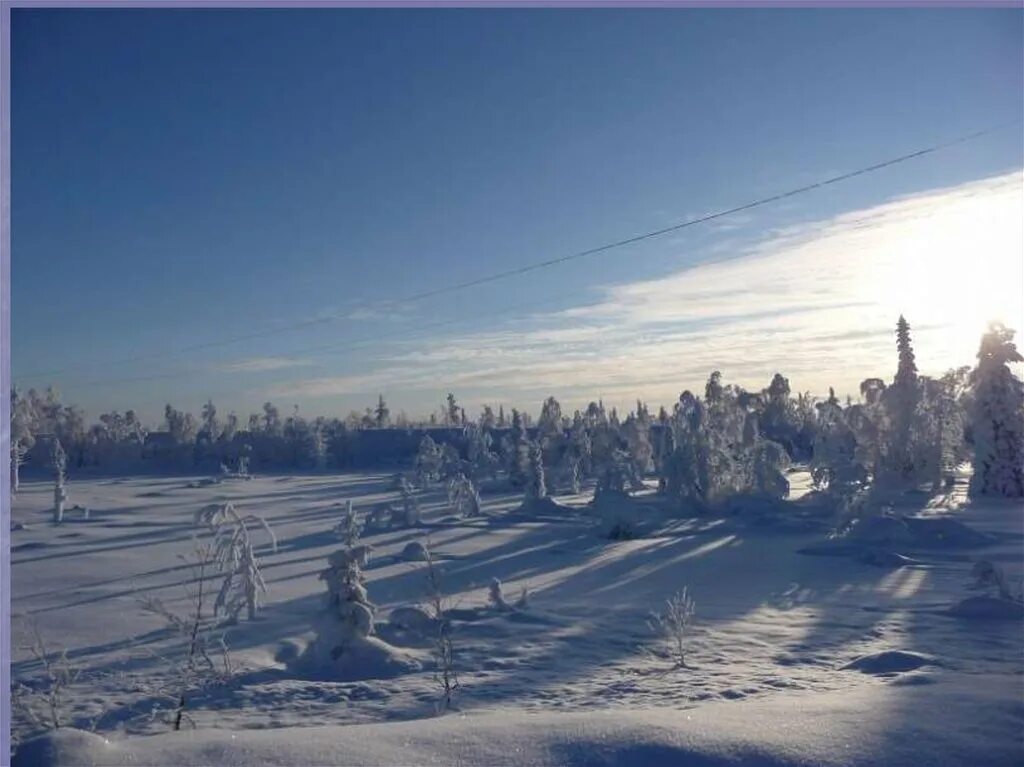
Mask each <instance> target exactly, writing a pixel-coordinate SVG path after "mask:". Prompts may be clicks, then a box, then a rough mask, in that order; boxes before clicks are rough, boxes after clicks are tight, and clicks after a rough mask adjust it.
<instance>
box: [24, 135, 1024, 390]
mask: <svg viewBox="0 0 1024 767" xmlns="http://www.w3.org/2000/svg"><path fill="white" fill-rule="evenodd" d="M1020 123H1021V120H1019V119H1017V120H1012V121H1009V122H1005V123H1000V124H998V125H994V126H991V127H989V128H985V129H982V130H979V131H975V132H973V133H969V134H965V135H962V136H959V137H957V138H954V139H951V140H948V141H944V142H942V143H939V144H933V145H931V146H928V147H925V148H923V149H918V150H916V151H914V152H910V153H907V154H903V155H899V156H898V157H893V158H891V159H888V160H884V161H882V162H877V163H874V164H872V165H867V166H864V167H862V168H858V169H856V170H852V171H848V172H846V173H841V174H839V175H836V176H831V177H829V178H826V179H822V180H821V181H815V182H813V183H810V184H805V185H803V186H799V187H796V188H793V189H789V190H787V191H785V192H780V193H778V194H774V195H771V196H769V197H762V198H759V199H757V200H753V201H751V202H747V203H744V204H742V205H737V206H735V207H731V208H726V209H723V210H719V211H716V212H714V213H709V214H707V215H704V216H699V217H697V218H692V219H688V220H686V221H682V222H680V223H677V224H672V225H671V226H666V227H663V228H661V229H655V230H652V231H648V232H644V233H642V234H637V235H634V236H632V237H627V238H625V239H621V240H616V241H614V242H610V243H606V244H604V245H599V246H597V247H593V248H588V249H586V250H581V251H577V252H575V253H570V254H567V255H564V256H559V257H556V258H550V259H546V260H543V261H536V262H534V263H531V264H524V265H522V266H518V267H515V268H513V269H507V270H505V271H501V272H495V273H493V274H489V275H486V276H484V277H478V278H475V279H472V280H467V281H464V282H458V283H454V284H452V285H445V286H442V287H439V288H433V289H430V290H424V291H421V292H418V293H412V294H410V295H408V296H405V297H403V298H397V299H391V300H386V301H383V302H381V305H382V306H384V307H399V306H402V305H405V304H410V303H416V302H419V301H423V300H425V299H428V298H434V297H436V296H441V295H445V294H448V293H454V292H457V291H460V290H466V289H467V288H473V287H478V286H480V285H486V284H489V283H492V282H497V281H499V280H504V279H508V278H510V277H518V276H521V275H524V274H528V273H530V272H534V271H537V270H539V269H547V268H550V267H552V266H558V265H560V264H565V263H569V262H571V261H576V260H579V259H582V258H588V257H590V256H594V255H598V254H600V253H605V252H607V251H610V250H614V249H615V248H621V247H625V246H627V245H633V244H636V243H638V242H643V241H645V240H650V239H653V238H656V237H661V236H664V235H666V234H670V233H672V232H678V231H680V230H682V229H687V228H689V227H692V226H697V225H698V224H704V223H707V222H709V221H714V220H716V219H720V218H724V217H726V216H731V215H735V214H737V213H742V212H744V211H748V210H752V209H754V208H759V207H762V206H765V205H769V204H771V203H774V202H779V201H781V200H786V199H789V198H791V197H796V196H798V195H801V194H807V193H808V192H812V191H814V190H816V189H821V188H823V187H826V186H831V185H833V184H838V183H841V182H843V181H848V180H850V179H852V178H856V177H858V176H863V175H866V174H868V173H874V172H875V171H879V170H882V169H884V168H889V167H892V166H893V165H899V164H901V163H904V162H908V161H910V160H914V159H917V158H919V157H924V156H926V155H929V154H934V153H935V152H939V151H941V150H943V149H948V148H950V147H953V146H957V145H959V144H965V143H968V142H970V141H975V140H977V139H979V138H982V137H983V136H987V135H989V134H991V133H995V132H996V131H999V130H1002V129H1004V128H1008V127H1010V126H1013V125H1019V124H1020ZM339 319H343V318H341V317H337V316H335V317H327V318H317V319H312V320H302V321H299V322H294V323H290V324H288V325H284V326H281V327H278V328H271V329H268V330H263V331H254V332H252V333H247V334H244V335H238V336H232V337H229V338H224V339H219V340H214V341H207V342H204V343H201V344H194V345H191V346H186V347H182V348H181V349H178V350H177V351H170V352H158V353H153V354H145V355H137V356H134V357H127V358H123V359H120V360H110V361H107V362H89V363H83V364H81V365H75V366H66V367H63V368H58V369H54V370H49V371H40V372H35V373H28V374H25V375H21V376H19V378H21V379H25V378H40V377H44V376H57V375H61V374H63V373H65V372H69V371H72V370H81V369H83V368H91V367H95V366H97V365H121V364H130V363H132V362H142V361H147V360H151V359H163V358H166V357H167V356H179V355H181V354H186V353H188V352H192V351H199V350H202V349H211V348H215V347H219V346H228V345H230V344H234V343H239V342H241V341H249V340H253V339H256V338H266V337H269V336H273V335H279V334H281V333H285V332H290V331H293V330H300V329H302V328H306V327H311V326H314V325H321V324H325V323H329V322H336V321H338V320H339Z"/></svg>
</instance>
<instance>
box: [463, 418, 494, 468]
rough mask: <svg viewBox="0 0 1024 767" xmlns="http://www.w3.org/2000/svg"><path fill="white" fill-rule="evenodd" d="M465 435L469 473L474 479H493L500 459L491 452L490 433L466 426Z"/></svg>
mask: <svg viewBox="0 0 1024 767" xmlns="http://www.w3.org/2000/svg"><path fill="white" fill-rule="evenodd" d="M465 433H466V455H467V458H468V459H469V466H470V472H471V473H472V475H473V476H474V477H476V478H480V477H484V476H488V477H491V478H492V479H493V478H494V476H495V475H496V473H497V471H498V467H499V465H500V464H501V459H500V458H499V457H498V455H497V454H496V453H495V452H494V451H493V450H491V445H492V444H493V441H492V439H491V434H490V432H489V431H487V430H485V429H483V428H481V427H480V426H477V425H476V424H468V425H467V426H466V431H465Z"/></svg>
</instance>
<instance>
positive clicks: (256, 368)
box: [216, 357, 313, 373]
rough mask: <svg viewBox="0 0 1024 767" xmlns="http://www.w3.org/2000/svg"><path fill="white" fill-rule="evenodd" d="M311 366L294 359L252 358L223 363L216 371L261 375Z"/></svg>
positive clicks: (305, 361) (303, 361)
mask: <svg viewBox="0 0 1024 767" xmlns="http://www.w3.org/2000/svg"><path fill="white" fill-rule="evenodd" d="M311 364H313V363H312V362H310V361H309V360H301V359H294V358H292V357H250V358H248V359H242V360H234V361H232V362H222V363H220V364H218V365H216V370H218V371H219V372H221V373H261V372H264V371H267V370H284V369H286V368H297V367H304V366H306V365H311Z"/></svg>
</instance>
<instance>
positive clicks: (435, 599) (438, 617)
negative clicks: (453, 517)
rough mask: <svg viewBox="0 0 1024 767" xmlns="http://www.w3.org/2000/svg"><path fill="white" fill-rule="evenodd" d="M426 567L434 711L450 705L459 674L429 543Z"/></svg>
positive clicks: (453, 644) (438, 578) (442, 592)
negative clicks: (435, 691) (435, 698)
mask: <svg viewBox="0 0 1024 767" xmlns="http://www.w3.org/2000/svg"><path fill="white" fill-rule="evenodd" d="M426 553H427V557H426V570H427V604H428V605H429V612H430V617H431V618H432V619H433V621H434V625H435V627H436V633H435V635H434V642H433V647H432V652H433V656H434V681H435V682H436V684H437V686H438V688H439V692H440V698H439V700H438V706H437V707H438V713H442V712H444V711H447V710H449V709H451V708H452V706H453V703H454V700H455V696H456V695H457V694H458V692H459V687H460V685H459V674H458V670H457V669H456V665H455V643H454V641H453V639H452V624H451V621H450V620H449V618H448V617H447V616H446V615H445V610H446V603H447V599H446V597H445V596H444V591H443V590H442V584H441V571H440V569H439V568H438V566H437V565H436V563H435V562H434V557H433V555H432V554H431V552H430V545H429V543H428V544H427V546H426Z"/></svg>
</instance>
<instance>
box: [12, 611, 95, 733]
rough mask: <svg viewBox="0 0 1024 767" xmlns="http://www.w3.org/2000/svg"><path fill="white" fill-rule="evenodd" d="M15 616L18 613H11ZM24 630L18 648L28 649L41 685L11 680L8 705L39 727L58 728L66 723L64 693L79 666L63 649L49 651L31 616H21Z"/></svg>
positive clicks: (79, 670)
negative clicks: (23, 637)
mask: <svg viewBox="0 0 1024 767" xmlns="http://www.w3.org/2000/svg"><path fill="white" fill-rule="evenodd" d="M15 617H16V618H17V617H18V616H15ZM21 620H22V626H23V630H24V633H25V635H26V636H25V641H24V643H23V644H22V645H21V648H20V649H22V650H25V651H27V652H29V653H30V654H31V655H32V657H33V658H34V659H35V661H36V662H37V663H39V665H40V667H41V668H42V671H43V679H42V684H40V685H31V686H29V685H26V684H24V683H22V682H14V683H13V684H12V686H11V704H12V708H13V709H14V711H15V712H16V713H17V714H19V715H20V716H22V717H24V718H25V719H27V720H28V721H30V722H31V723H32V724H33V725H35V726H36V727H39V728H42V729H54V730H56V729H59V728H60V727H63V726H64V724H65V723H66V722H67V712H65V710H64V709H65V706H66V702H65V698H64V692H65V690H67V688H68V687H70V686H71V685H72V684H74V683H75V681H76V680H77V679H78V677H79V675H80V674H81V669H80V668H78V667H77V666H75V665H74V664H72V663H71V661H70V660H68V651H67V648H64V649H63V650H61V651H60V652H59V653H53V652H51V651H50V650H49V649H48V648H47V646H46V643H45V642H44V641H43V636H42V634H41V633H40V631H39V626H38V624H37V623H36V622H35V620H34V619H32V618H31V617H28V616H21Z"/></svg>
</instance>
